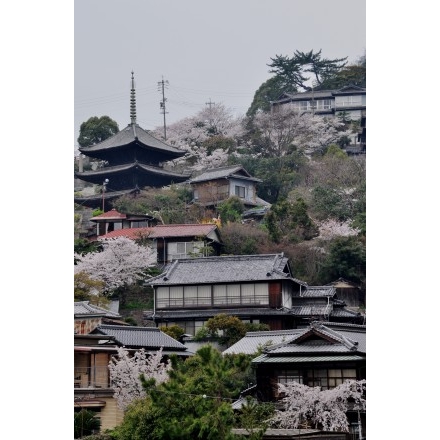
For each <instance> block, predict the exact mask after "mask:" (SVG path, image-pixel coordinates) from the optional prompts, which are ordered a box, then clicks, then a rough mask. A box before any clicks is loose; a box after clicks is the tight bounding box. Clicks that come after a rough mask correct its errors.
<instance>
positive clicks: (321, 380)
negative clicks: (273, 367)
mask: <svg viewBox="0 0 440 440" xmlns="http://www.w3.org/2000/svg"><path fill="white" fill-rule="evenodd" d="M277 379H278V383H282V384H284V385H285V384H287V383H288V382H292V381H295V382H298V383H303V384H304V385H307V386H309V387H321V389H322V390H328V389H331V388H335V387H337V386H338V385H340V384H342V383H343V382H344V381H346V380H347V379H353V380H356V369H355V368H333V369H326V368H321V369H308V370H280V371H279V372H278V375H277Z"/></svg>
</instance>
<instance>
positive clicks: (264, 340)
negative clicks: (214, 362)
mask: <svg viewBox="0 0 440 440" xmlns="http://www.w3.org/2000/svg"><path fill="white" fill-rule="evenodd" d="M301 332H302V330H301V329H294V330H278V331H263V332H248V333H246V336H244V337H243V338H241V339H240V340H239V341H238V342H236V343H235V344H234V345H231V346H230V347H229V348H228V349H226V350H225V351H223V354H239V353H244V354H254V353H256V352H257V351H258V349H259V348H260V347H263V346H268V345H274V344H280V343H282V342H286V341H289V340H291V339H292V338H293V337H294V336H295V335H297V334H299V333H301Z"/></svg>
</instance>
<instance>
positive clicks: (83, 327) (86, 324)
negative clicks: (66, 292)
mask: <svg viewBox="0 0 440 440" xmlns="http://www.w3.org/2000/svg"><path fill="white" fill-rule="evenodd" d="M73 304H74V331H75V334H82V335H85V334H88V333H90V332H91V331H92V330H93V329H95V328H96V327H98V326H99V325H101V324H118V325H128V324H126V323H125V322H124V320H123V319H122V316H121V315H120V314H119V313H118V312H114V311H112V310H108V309H105V308H103V307H99V306H96V305H94V304H90V301H75V302H74V303H73Z"/></svg>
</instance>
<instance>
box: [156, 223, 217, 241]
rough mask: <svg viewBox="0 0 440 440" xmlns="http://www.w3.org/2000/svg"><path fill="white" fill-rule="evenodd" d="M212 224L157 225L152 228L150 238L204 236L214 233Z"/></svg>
mask: <svg viewBox="0 0 440 440" xmlns="http://www.w3.org/2000/svg"><path fill="white" fill-rule="evenodd" d="M216 229H218V228H217V225H214V224H209V223H207V224H183V225H157V226H155V227H154V228H153V230H152V234H151V237H152V238H158V237H198V236H201V237H202V236H203V237H204V236H206V235H208V234H209V233H210V232H212V231H215V230H216Z"/></svg>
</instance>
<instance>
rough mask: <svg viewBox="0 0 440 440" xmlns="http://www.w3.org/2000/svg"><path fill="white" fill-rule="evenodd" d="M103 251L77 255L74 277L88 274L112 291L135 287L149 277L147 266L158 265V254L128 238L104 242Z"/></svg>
mask: <svg viewBox="0 0 440 440" xmlns="http://www.w3.org/2000/svg"><path fill="white" fill-rule="evenodd" d="M103 244H104V249H103V250H102V252H90V253H88V254H85V255H78V254H75V260H76V261H77V264H76V265H75V266H74V271H75V274H78V273H80V272H85V273H86V274H88V275H89V277H90V278H92V279H94V280H98V281H103V282H104V283H105V290H106V291H111V290H115V289H117V288H118V287H122V286H124V285H130V284H133V283H134V282H135V281H137V280H140V279H142V278H144V277H145V276H146V274H145V271H146V269H147V268H148V267H150V266H153V265H154V264H155V263H156V252H155V251H154V250H153V248H151V247H150V246H142V245H139V244H137V243H135V242H134V241H133V240H130V239H129V238H126V237H118V238H115V239H108V240H104V241H103Z"/></svg>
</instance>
